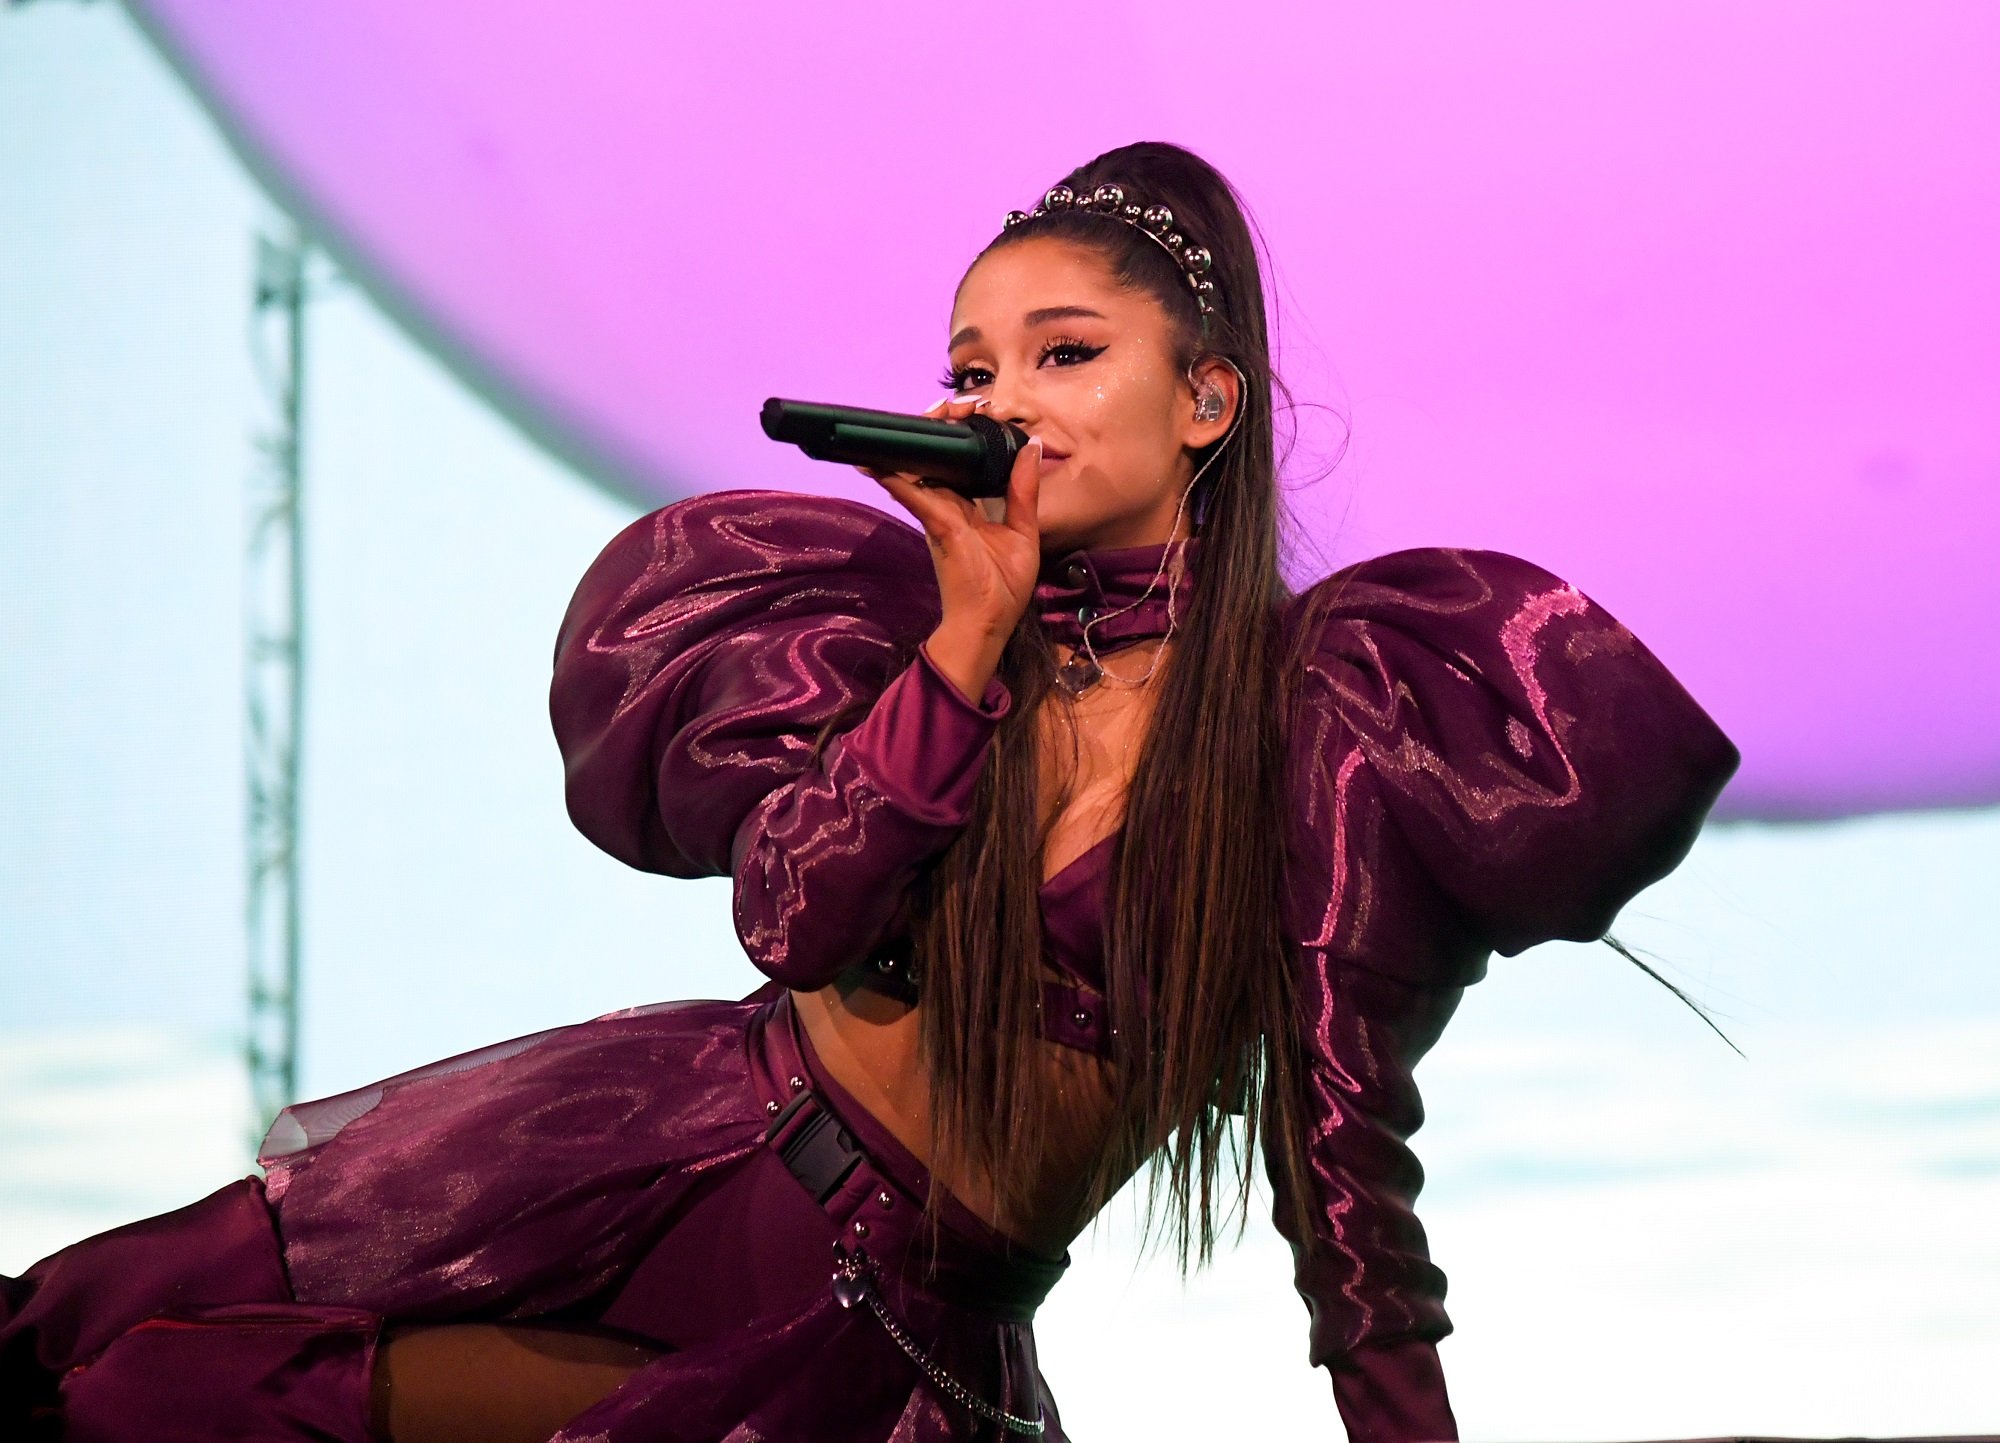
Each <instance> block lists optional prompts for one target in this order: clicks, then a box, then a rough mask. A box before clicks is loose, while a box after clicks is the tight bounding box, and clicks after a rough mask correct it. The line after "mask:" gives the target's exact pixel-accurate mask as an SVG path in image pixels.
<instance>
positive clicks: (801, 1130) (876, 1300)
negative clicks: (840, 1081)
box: [764, 1076, 1048, 1437]
mask: <svg viewBox="0 0 2000 1443" xmlns="http://www.w3.org/2000/svg"><path fill="white" fill-rule="evenodd" d="M791 1081H792V1082H793V1083H794V1095H793V1097H792V1100H791V1101H790V1102H788V1103H786V1104H785V1106H784V1107H783V1108H781V1109H780V1110H779V1111H778V1113H777V1114H776V1115H775V1116H774V1117H773V1118H772V1119H771V1125H770V1126H769V1127H768V1128H767V1129H765V1132H764V1141H765V1142H766V1143H767V1144H768V1145H769V1146H770V1147H771V1149H772V1151H774V1152H776V1153H777V1154H778V1159H779V1161H781V1162H782V1163H784V1165H785V1167H786V1168H787V1169H788V1170H789V1171H790V1172H791V1174H792V1176H793V1177H795V1178H797V1179H798V1180H799V1183H800V1185H801V1186H803V1187H804V1188H805V1190H806V1192H807V1193H809V1194H810V1195H811V1196H812V1199H813V1201H814V1202H816V1203H819V1204H821V1205H822V1206H824V1205H825V1204H826V1203H827V1202H828V1201H829V1200H830V1199H832V1198H833V1197H834V1195H835V1194H836V1193H838V1192H839V1191H840V1190H841V1187H842V1185H843V1184H844V1183H846V1182H847V1180H848V1178H849V1177H850V1176H851V1175H852V1174H853V1173H854V1172H855V1170H856V1169H857V1168H860V1167H862V1166H864V1164H865V1163H866V1160H867V1154H866V1153H864V1152H863V1151H862V1150H861V1149H860V1148H859V1147H857V1146H855V1144H854V1139H853V1138H852V1137H850V1136H849V1135H848V1133H847V1130H846V1129H845V1128H843V1127H841V1126H840V1122H839V1119H838V1118H836V1117H835V1116H834V1115H833V1113H831V1112H829V1111H828V1110H827V1109H826V1107H825V1105H824V1104H823V1103H821V1102H820V1100H819V1098H818V1097H817V1096H816V1095H815V1094H814V1093H813V1091H812V1090H811V1089H810V1088H809V1087H805V1086H804V1085H803V1079H802V1078H799V1077H796V1076H794V1077H793V1078H792V1079H791ZM870 1171H873V1169H870ZM887 1187H888V1184H887V1183H886V1181H884V1183H883V1191H882V1193H881V1195H880V1198H879V1201H880V1202H881V1203H882V1204H884V1205H888V1204H890V1203H891V1202H892V1199H891V1195H890V1194H889V1192H888V1191H887ZM898 1191H900V1189H899V1190H898ZM903 1201H904V1204H905V1207H906V1208H916V1207H918V1206H920V1205H919V1204H917V1202H916V1201H915V1199H912V1198H908V1197H907V1196H906V1197H905V1198H904V1199H903ZM854 1227H855V1228H856V1230H857V1232H856V1235H857V1237H859V1238H865V1237H867V1235H868V1232H867V1228H866V1225H865V1224H864V1223H856V1224H854ZM844 1241H845V1236H844V1235H843V1237H842V1239H841V1240H838V1241H836V1242H835V1243H834V1245H833V1254H834V1269H833V1279H832V1287H833V1296H834V1299H835V1301H836V1302H838V1303H839V1304H840V1306H841V1307H843V1308H852V1307H853V1306H854V1305H855V1304H856V1303H865V1304H866V1305H867V1307H868V1310H869V1311H870V1312H871V1313H873V1314H874V1315H875V1318H876V1321H878V1322H879V1323H881V1325H882V1328H883V1331H885V1332H887V1333H888V1335H889V1336H890V1338H891V1339H893V1340H894V1342H895V1344H896V1346H897V1347H899V1348H901V1349H902V1350H903V1352H904V1353H906V1354H907V1355H908V1356H909V1359H910V1361H911V1362H913V1363H915V1364H916V1365H917V1367H918V1368H920V1369H922V1370H923V1373H924V1376H925V1377H927V1378H929V1379H930V1380H931V1382H933V1383H935V1384H936V1385H937V1386H938V1388H939V1389H941V1390H942V1391H943V1392H944V1394H945V1396H947V1397H949V1398H951V1399H952V1400H953V1401H954V1402H956V1403H958V1404H959V1405H960V1406H962V1407H964V1408H967V1409H970V1410H971V1411H972V1412H973V1413H975V1414H976V1415H978V1416H979V1417H981V1418H984V1419H986V1420H988V1421H989V1422H993V1423H998V1424H999V1425H1000V1426H1001V1427H1003V1428H1005V1429H1007V1430H1008V1431H1009V1432H1011V1433H1023V1434H1026V1435H1028V1436H1029V1437H1040V1436H1041V1435H1042V1433H1043V1432H1044V1431H1045V1430H1046V1429H1047V1427H1048V1423H1047V1418H1046V1415H1045V1414H1044V1413H1043V1411H1042V1408H1041V1405H1040V1404H1037V1405H1036V1407H1035V1416H1034V1417H1033V1418H1023V1417H1020V1416H1019V1415H1017V1414H1014V1413H1009V1412H1008V1411H1007V1410H1006V1409H1004V1408H999V1407H995V1406H994V1405H993V1404H991V1403H988V1402H987V1401H986V1400H985V1399H983V1398H980V1397H978V1396H977V1395H976V1394H974V1393H973V1391H972V1390H971V1389H970V1388H967V1387H966V1386H965V1385H964V1384H963V1383H961V1382H959V1381H958V1379H956V1378H954V1377H952V1376H951V1375H950V1374H949V1373H947V1372H946V1371H945V1370H944V1369H943V1368H942V1367H940V1366H939V1365H938V1364H937V1362H936V1360H934V1359H933V1358H932V1357H931V1356H930V1355H929V1354H928V1353H926V1352H924V1350H923V1349H922V1348H921V1347H919V1346H918V1344H917V1341H916V1340H915V1339H914V1338H912V1337H911V1336H910V1334H909V1331H908V1330H907V1329H906V1328H904V1327H903V1325H902V1323H901V1322H900V1321H899V1320H898V1319H897V1318H896V1316H895V1314H893V1313H891V1312H890V1311H889V1309H888V1307H887V1305H885V1304H884V1303H883V1301H882V1299H881V1296H880V1295H879V1293H878V1292H877V1291H876V1288H875V1262H874V1259H873V1258H872V1257H870V1256H869V1255H868V1253H867V1252H865V1251H863V1250H861V1249H860V1248H858V1247H857V1248H856V1249H854V1250H853V1251H849V1250H848V1249H847V1248H846V1247H845V1246H844V1245H843V1244H844Z"/></svg>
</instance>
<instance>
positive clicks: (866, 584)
mask: <svg viewBox="0 0 2000 1443" xmlns="http://www.w3.org/2000/svg"><path fill="white" fill-rule="evenodd" d="M937 610H938V598H937V585H936V580H935V576H934V573H933V570H932V567H931V565H930V558H929V552H928V549H927V548H926V546H925V544H924V539H923V536H922V533H920V532H919V531H917V530H916V528H915V527H912V526H910V525H908V524H906V523H904V522H901V521H899V520H897V519H896V518H895V517H893V516H891V515H889V514H888V513H887V512H885V511H880V510H877V509H876V508H874V507H872V506H865V505H863V504H861V503H860V502H857V501H848V500H844V499H840V498H837V497H831V496H813V495H803V494H799V493H795V492H787V491H752V490H736V491H713V492H707V493H704V494H703V495H700V496H692V497H689V498H687V499H686V500H683V501H676V502H673V503H671V504H669V505H666V506H662V507H660V508H659V509H658V510H655V511H652V512H649V513H647V514H646V515H644V516H641V517H639V518H638V519H637V520H635V521H633V522H632V523H631V524H630V525H628V526H626V527H625V528H624V529H623V530H622V531H620V532H619V533H618V534H617V535H616V536H614V537H613V538H612V539H611V541H610V542H609V543H607V544H606V546H605V547H604V549H603V551H602V552H600V553H599V555H598V557H597V559H596V560H595V561H593V562H592V563H591V565H590V567H589V569H588V570H587V571H586V572H585V573H584V576H583V579H582V581H581V582H579V584H578V586H577V589H576V593H575V595H574V597H573V598H572V599H571V602H570V606H569V609H568V611H567V613H566V614H565V616H564V620H563V626H562V632H561V637H560V638H559V641H558V651H561V650H563V649H564V648H565V647H566V646H567V645H568V644H569V643H570V642H571V641H572V640H573V639H575V638H576V637H577V635H578V633H579V631H580V630H583V629H588V630H590V631H593V632H597V633H600V634H602V633H604V632H605V631H606V630H607V629H609V630H612V631H615V632H617V633H618V634H619V635H620V636H621V637H623V638H625V639H627V640H633V639H636V638H637V637H638V636H640V635H651V636H654V637H657V638H659V639H662V640H665V639H667V638H669V637H672V636H675V635H681V636H685V635H686V634H687V633H690V632H691V633H695V634H701V635H713V634H715V633H717V632H718V631H721V632H727V631H730V630H733V629H736V628H738V627H741V626H745V625H757V626H764V625H768V624H771V623H786V622H791V623H797V622H799V621H803V620H806V619H808V618H812V617H820V618H823V619H825V620H827V621H830V622H837V621H839V620H840V619H842V618H846V619H849V620H866V621H869V622H873V623H875V624H877V625H879V626H880V628H881V629H882V630H883V631H884V632H885V633H888V634H892V635H900V634H903V633H905V632H908V631H912V630H917V629H921V628H924V627H926V626H927V625H930V624H934V623H935V619H936V614H937Z"/></svg>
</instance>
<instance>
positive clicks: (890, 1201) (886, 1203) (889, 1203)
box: [875, 1192, 896, 1208]
mask: <svg viewBox="0 0 2000 1443" xmlns="http://www.w3.org/2000/svg"><path fill="white" fill-rule="evenodd" d="M875 1201H876V1202H878V1203H880V1204H881V1205H882V1206H883V1207H885V1208H886V1207H894V1206H895V1205H896V1200H895V1199H894V1198H892V1197H890V1196H889V1194H888V1193H886V1192H878V1193H876V1194H875Z"/></svg>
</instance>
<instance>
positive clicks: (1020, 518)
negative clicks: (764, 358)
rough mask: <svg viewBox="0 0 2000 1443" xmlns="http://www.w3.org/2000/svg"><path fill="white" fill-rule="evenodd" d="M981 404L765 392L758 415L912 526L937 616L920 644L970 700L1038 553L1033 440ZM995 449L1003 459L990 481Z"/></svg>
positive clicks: (1031, 577) (773, 431) (987, 674)
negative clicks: (826, 400)
mask: <svg viewBox="0 0 2000 1443" xmlns="http://www.w3.org/2000/svg"><path fill="white" fill-rule="evenodd" d="M983 404H984V402H983V401H981V400H977V399H974V398H971V397H966V398H964V399H962V400H961V399H957V398H953V397H946V398H944V399H943V400H941V401H939V402H937V403H936V404H935V405H933V406H932V407H931V408H930V409H929V410H928V411H926V412H924V414H923V415H922V416H907V415H903V414H901V413H898V412H892V411H861V410H858V409H854V408H849V407H835V406H816V405H814V404H812V403H808V402H798V401H780V400H778V399H777V398H775V397H774V398H773V399H771V400H769V401H766V402H765V403H764V417H763V420H764V431H765V434H766V435H769V436H770V437H772V439H774V440H781V441H792V442H794V443H795V444H797V445H798V446H799V447H800V448H801V449H803V450H804V451H805V453H806V454H807V455H808V456H815V457H818V458H820V459H822V460H829V461H847V462H849V463H850V464H852V465H854V467H855V469H856V470H858V471H860V472H861V473H862V474H863V475H864V476H867V477H869V478H870V479H872V480H874V481H876V482H877V483H879V484H880V485H881V486H882V487H883V489H884V490H886V491H888V493H889V494H890V495H892V496H894V497H895V498H896V500H897V501H899V502H901V503H902V505H903V507H904V508H905V509H906V510H908V511H909V513H910V514H911V515H912V516H914V517H915V518H916V519H917V521H918V522H919V523H921V524H922V526H923V528H924V539H925V541H926V543H927V544H928V545H929V547H930V553H931V565H932V566H933V568H935V570H936V572H937V583H938V597H939V600H940V601H941V602H942V603H943V612H944V615H943V619H942V620H941V621H940V622H939V623H938V625H937V629H936V630H935V631H933V632H932V633H931V634H930V636H929V637H928V638H927V639H926V640H925V642H924V650H925V651H926V652H928V653H929V655H930V659H931V661H932V663H933V664H934V665H935V666H936V667H937V668H938V670H939V671H941V672H943V673H944V674H945V675H946V676H947V677H949V678H951V681H952V683H953V684H954V685H955V686H957V687H958V689H959V690H960V691H961V692H963V693H964V694H965V695H966V696H967V697H969V698H970V699H972V700H973V701H977V700H979V698H980V696H981V694H982V693H983V692H984V691H985V690H986V683H987V682H988V681H989V680H990V679H991V678H992V676H993V673H994V672H995V670H997V669H998V667H999V665H1000V653H1001V651H1002V650H1003V649H1004V648H1005V647H1006V644H1007V638H1008V636H1009V635H1011V634H1012V632H1013V630H1014V624H1015V623H1016V622H1018V621H1019V620H1020V619H1021V614H1022V613H1023V612H1024V611H1026V610H1027V608H1028V603H1029V601H1030V600H1032V599H1033V597H1034V594H1035V579H1036V577H1037V576H1038V575H1039V574H1040V569H1041V559H1042V543H1041V527H1040V524H1039V522H1038V520H1037V517H1036V504H1037V502H1038V501H1039V499H1040V496H1041V473H1042V445H1041V442H1040V440H1038V439H1030V438H1029V437H1028V435H1027V433H1026V432H1024V431H1022V430H1021V428H1020V427H1018V426H1014V425H1010V424H1008V423H1005V422H1001V421H995V420H993V419H991V418H990V417H987V416H983V415H981V414H979V411H980V408H981V406H982V405H983ZM996 436H997V437H998V438H999V440H998V441H997V442H996V441H994V440H992V439H990V438H994V437H996ZM988 446H993V447H994V448H995V449H994V450H993V451H987V450H986V449H985V448H986V447H988ZM1002 447H1004V450H1001V449H999V448H1002ZM996 453H997V457H998V458H1000V459H1002V460H1003V461H1004V465H1005V469H1004V470H1003V471H1001V472H1000V473H999V482H1000V484H999V485H998V487H997V489H996V487H995V485H994V467H995V463H996ZM939 473H943V474H939ZM975 497H976V498H978V499H974V498H975Z"/></svg>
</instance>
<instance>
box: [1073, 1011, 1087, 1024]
mask: <svg viewBox="0 0 2000 1443" xmlns="http://www.w3.org/2000/svg"><path fill="white" fill-rule="evenodd" d="M1070 1017H1071V1020H1073V1021H1074V1022H1075V1023H1076V1025H1077V1026H1078V1027H1088V1026H1090V1014H1089V1013H1088V1012H1084V1011H1081V1010H1078V1011H1076V1012H1072V1013H1071V1014H1070Z"/></svg>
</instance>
